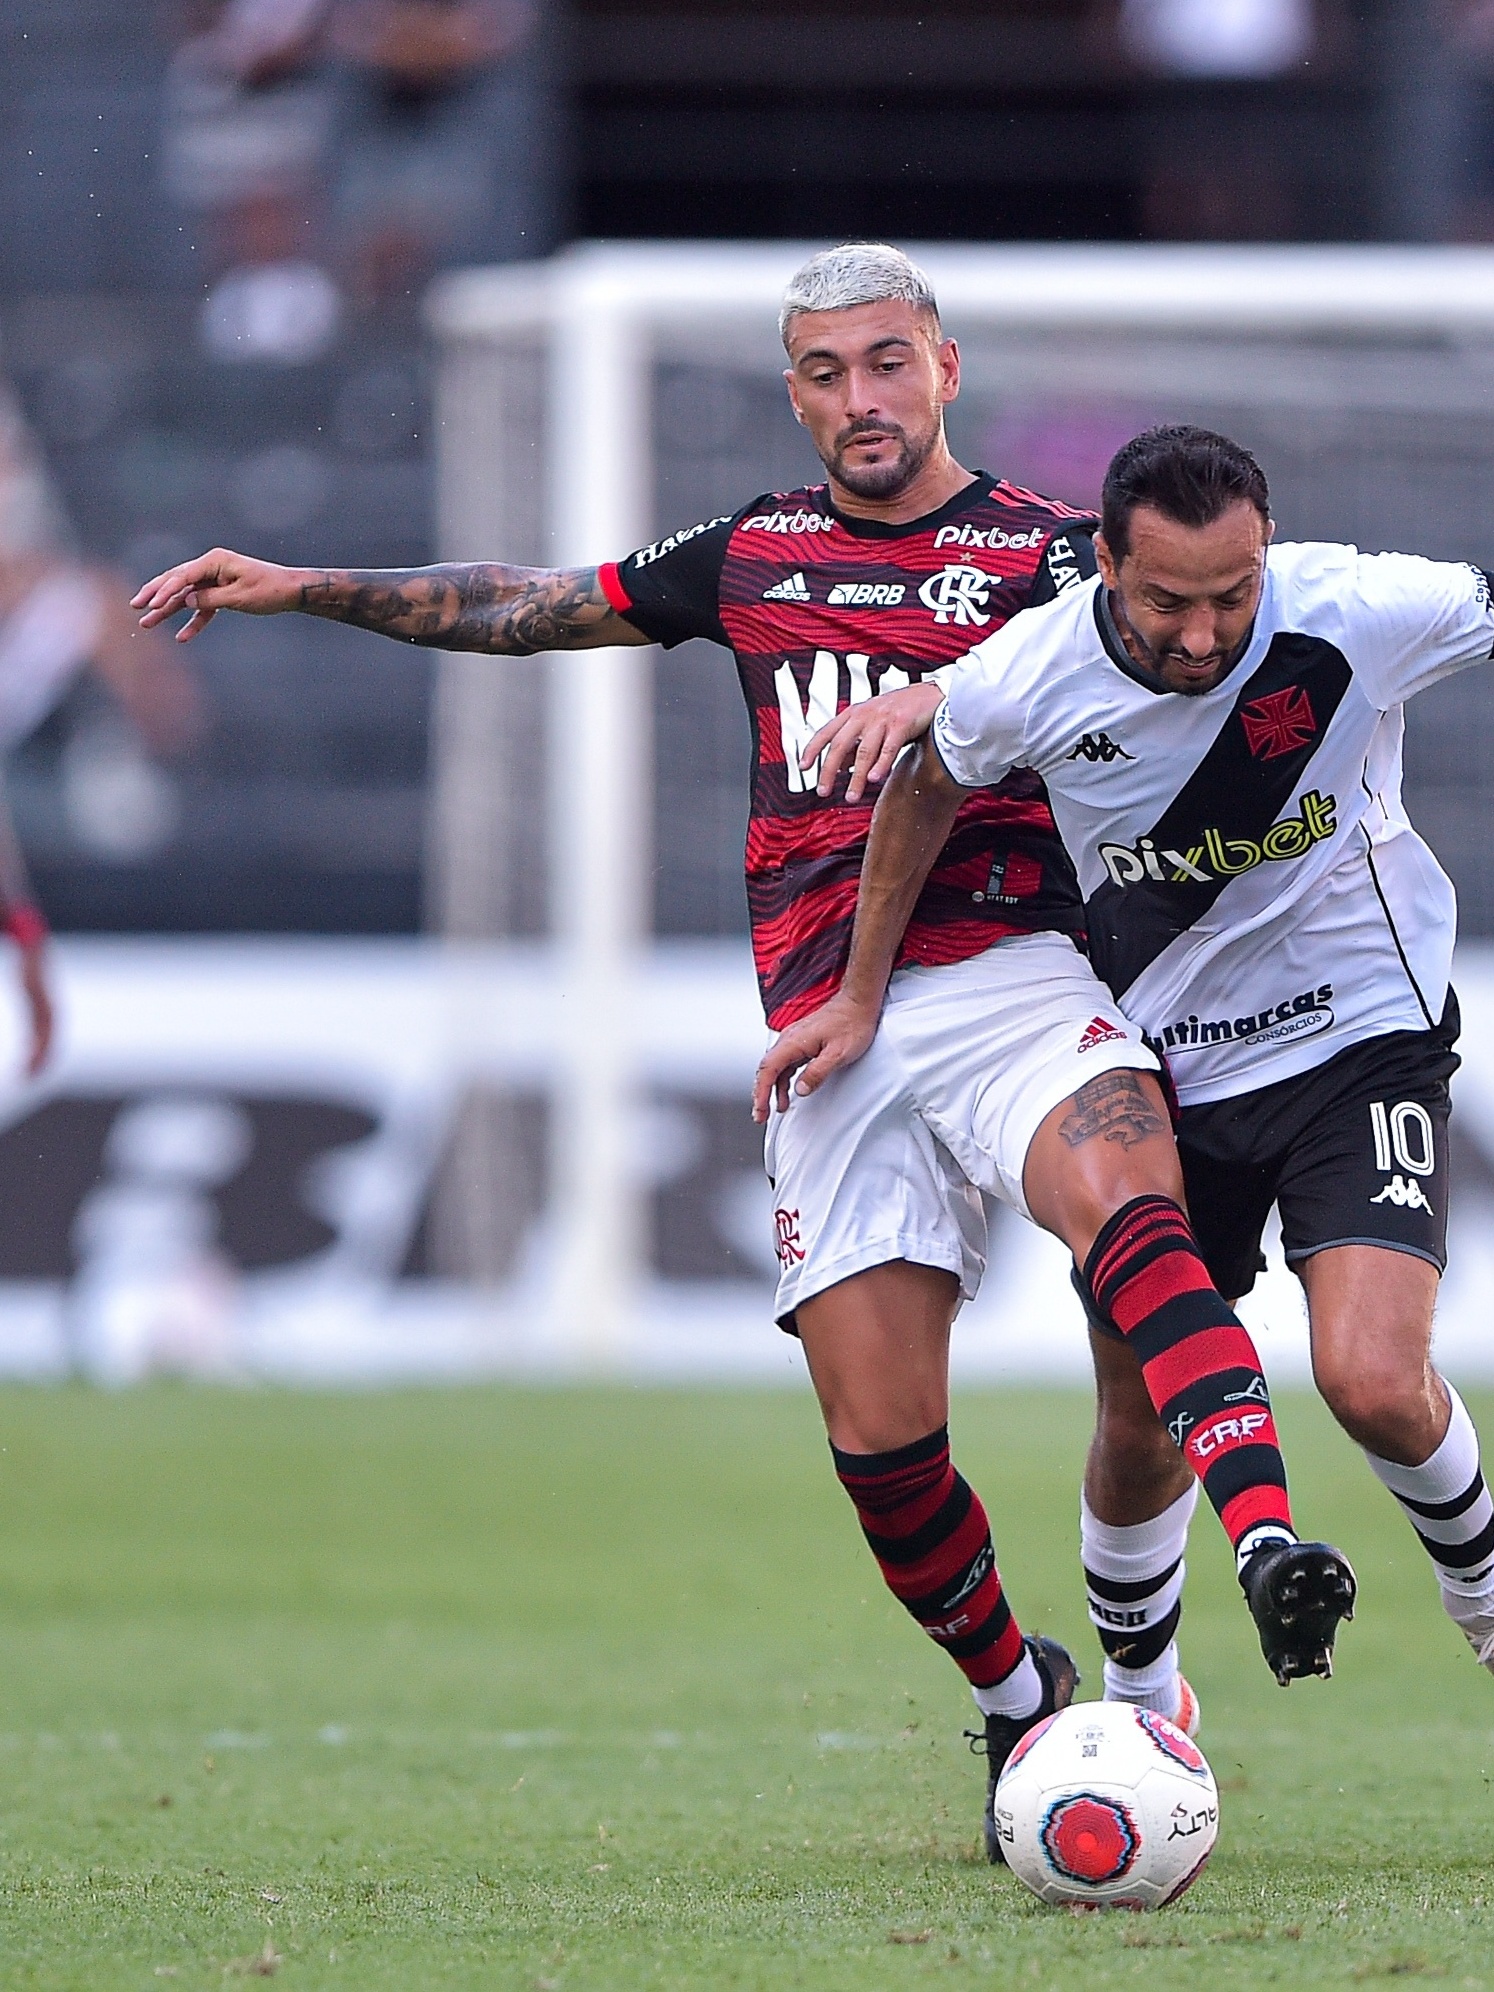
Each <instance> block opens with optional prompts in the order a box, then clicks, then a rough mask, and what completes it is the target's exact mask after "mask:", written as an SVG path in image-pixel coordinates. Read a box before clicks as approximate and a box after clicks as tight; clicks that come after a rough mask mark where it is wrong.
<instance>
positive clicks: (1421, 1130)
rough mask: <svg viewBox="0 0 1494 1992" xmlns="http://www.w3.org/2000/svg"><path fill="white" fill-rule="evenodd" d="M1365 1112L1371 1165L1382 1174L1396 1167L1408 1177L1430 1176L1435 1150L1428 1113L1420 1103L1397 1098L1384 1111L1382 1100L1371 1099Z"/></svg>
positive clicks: (1435, 1159)
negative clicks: (1371, 1135) (1371, 1141)
mask: <svg viewBox="0 0 1494 1992" xmlns="http://www.w3.org/2000/svg"><path fill="white" fill-rule="evenodd" d="M1369 1112H1370V1126H1371V1128H1373V1130H1374V1135H1375V1167H1376V1168H1377V1169H1379V1170H1381V1171H1382V1172H1383V1173H1384V1174H1386V1175H1389V1173H1390V1171H1391V1169H1392V1168H1398V1169H1404V1170H1405V1171H1406V1174H1407V1175H1408V1176H1430V1175H1431V1174H1432V1173H1433V1171H1434V1170H1435V1169H1436V1167H1437V1151H1436V1149H1435V1148H1434V1147H1433V1145H1432V1116H1431V1115H1430V1114H1429V1113H1428V1112H1427V1110H1426V1108H1425V1107H1424V1106H1422V1104H1421V1102H1420V1101H1419V1100H1398V1101H1397V1102H1396V1104H1395V1105H1394V1106H1393V1107H1392V1108H1391V1109H1390V1111H1389V1113H1387V1112H1386V1111H1385V1102H1384V1101H1383V1100H1371V1101H1370V1110H1369ZM1392 1156H1393V1157H1394V1161H1392V1159H1391V1158H1392Z"/></svg>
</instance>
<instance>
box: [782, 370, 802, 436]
mask: <svg viewBox="0 0 1494 1992" xmlns="http://www.w3.org/2000/svg"><path fill="white" fill-rule="evenodd" d="M783 384H784V386H785V387H786V388H787V389H788V397H789V407H790V408H792V409H793V411H794V420H795V421H796V422H797V423H799V424H800V425H801V427H802V425H803V422H804V410H803V409H802V408H801V407H800V406H799V383H798V382H797V381H796V380H795V379H794V370H793V368H792V367H785V368H784V370H783Z"/></svg>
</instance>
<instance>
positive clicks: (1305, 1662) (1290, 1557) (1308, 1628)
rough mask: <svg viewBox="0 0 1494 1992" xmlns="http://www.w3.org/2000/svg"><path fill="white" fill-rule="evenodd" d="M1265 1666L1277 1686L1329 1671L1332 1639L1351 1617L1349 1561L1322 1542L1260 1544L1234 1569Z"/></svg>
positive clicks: (1351, 1573) (1352, 1606)
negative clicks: (1258, 1637)
mask: <svg viewBox="0 0 1494 1992" xmlns="http://www.w3.org/2000/svg"><path fill="white" fill-rule="evenodd" d="M1240 1589H1241V1590H1242V1591H1243V1592H1244V1593H1245V1602H1246V1604H1247V1605H1249V1607H1250V1616H1251V1617H1252V1618H1253V1619H1254V1620H1255V1625H1256V1630H1257V1632H1259V1634H1260V1636H1261V1651H1262V1653H1264V1654H1265V1656H1266V1665H1267V1666H1268V1667H1269V1668H1270V1669H1271V1672H1272V1673H1273V1674H1274V1675H1275V1676H1276V1678H1277V1680H1278V1681H1279V1682H1280V1683H1281V1685H1282V1686H1283V1687H1286V1686H1287V1685H1288V1684H1289V1683H1290V1682H1292V1681H1298V1680H1302V1679H1303V1678H1304V1677H1305V1676H1307V1675H1309V1674H1321V1675H1322V1676H1323V1678H1324V1679H1325V1680H1326V1679H1327V1678H1328V1676H1329V1675H1331V1674H1332V1672H1333V1640H1334V1635H1335V1634H1336V1633H1337V1631H1338V1627H1339V1621H1340V1620H1341V1619H1351V1618H1353V1616H1354V1593H1355V1590H1356V1589H1357V1586H1356V1584H1355V1582H1354V1572H1353V1571H1352V1570H1351V1569H1350V1567H1349V1559H1348V1558H1347V1557H1346V1556H1345V1555H1344V1554H1343V1552H1342V1551H1341V1550H1337V1549H1334V1548H1333V1546H1332V1544H1331V1543H1326V1542H1264V1543H1262V1544H1261V1546H1260V1548H1259V1549H1258V1550H1256V1552H1255V1554H1254V1555H1253V1556H1251V1557H1249V1558H1248V1559H1247V1561H1246V1564H1245V1568H1244V1569H1243V1570H1242V1571H1241V1572H1240Z"/></svg>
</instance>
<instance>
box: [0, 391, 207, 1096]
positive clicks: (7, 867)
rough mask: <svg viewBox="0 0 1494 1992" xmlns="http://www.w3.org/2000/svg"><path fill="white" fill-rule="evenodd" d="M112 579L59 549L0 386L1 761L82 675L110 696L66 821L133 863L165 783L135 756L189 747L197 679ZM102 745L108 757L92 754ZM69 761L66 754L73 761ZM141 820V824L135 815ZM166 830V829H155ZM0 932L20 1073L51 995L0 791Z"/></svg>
mask: <svg viewBox="0 0 1494 1992" xmlns="http://www.w3.org/2000/svg"><path fill="white" fill-rule="evenodd" d="M129 594H130V590H129V588H128V587H127V586H126V585H125V583H124V580H123V577H121V576H119V575H116V574H114V573H112V572H110V571H109V570H107V569H105V568H101V567H96V566H93V565H90V564H89V563H87V562H85V561H84V560H82V559H81V558H80V557H79V556H78V555H77V554H76V552H75V551H74V550H73V548H72V545H71V538H70V534H69V533H68V529H67V523H66V520H65V519H64V517H63V515H62V512H61V508H60V507H59V505H58V504H57V501H56V498H55V495H54V493H53V491H52V487H51V481H50V479H49V478H48V476H47V473H46V468H45V466H44V464H43V462H42V460H41V457H40V455H39V453H38V451H37V449H36V447H35V445H34V443H33V442H32V439H31V436H30V434H29V432H28V431H27V428H26V425H25V423H24V421H23V419H22V417H21V414H20V411H19V409H18V408H17V406H16V404H15V401H14V400H13V398H12V397H11V395H10V394H9V392H8V390H7V389H5V387H4V386H3V385H0V757H4V756H5V755H8V754H9V753H10V752H11V751H12V750H13V749H14V748H15V747H17V746H18V745H19V744H20V742H21V741H22V740H24V739H25V738H26V737H27V736H28V735H29V734H31V733H33V732H34V731H35V730H36V728H37V727H38V726H39V725H40V724H41V722H42V721H43V720H44V719H45V718H46V717H47V715H48V714H49V713H51V712H52V711H53V710H54V709H55V708H56V707H57V706H58V705H59V704H60V703H61V701H62V699H63V698H64V696H65V695H66V694H67V692H68V691H69V690H70V689H71V687H72V686H73V684H74V683H75V682H76V681H77V680H78V679H79V677H80V676H81V675H82V674H83V673H84V672H86V671H90V670H91V671H92V672H93V673H94V674H95V676H96V678H97V680H98V681H99V683H100V684H101V685H102V686H103V687H104V688H105V689H106V691H107V694H108V700H109V704H108V711H107V713H106V714H105V716H104V718H103V720H102V728H103V731H101V730H100V728H99V727H98V726H96V727H95V729H94V739H95V745H94V749H93V760H92V765H91V767H90V766H89V765H88V764H87V763H86V760H85V762H84V763H83V764H82V765H81V767H79V768H76V769H75V770H74V778H73V781H72V783H71V787H72V788H73V789H74V790H75V793H74V794H73V795H70V796H69V798H68V800H69V806H70V814H73V815H74V816H75V817H79V818H80V819H81V820H79V821H78V822H76V823H75V829H76V830H77V831H78V832H79V834H80V841H83V842H84V843H85V844H89V843H91V844H92V845H93V847H94V848H96V849H97V850H98V852H99V854H100V855H105V856H113V857H116V858H117V857H122V856H138V855H140V852H141V846H142V832H149V833H150V839H151V840H152V841H160V838H159V832H160V830H161V828H162V826H163V811H168V810H169V808H170V800H169V797H170V791H169V788H168V787H167V785H166V783H165V778H164V777H163V776H162V775H160V774H159V772H158V771H156V770H155V769H154V767H153V766H152V764H151V763H150V762H149V761H148V760H147V758H146V756H145V754H144V752H143V751H142V742H143V743H145V744H147V745H149V746H151V747H153V748H155V749H156V750H157V751H158V752H162V753H172V752H176V751H178V750H180V749H181V748H183V747H186V746H188V745H189V744H190V743H191V741H192V740H193V739H194V737H195V736H196V735H197V733H198V731H199V730H200V726H201V717H202V715H201V706H200V701H199V698H198V693H197V686H196V680H195V679H194V678H193V676H192V675H191V673H190V671H189V670H188V669H187V668H186V667H185V665H184V663H183V660H182V658H181V656H180V654H179V653H178V652H177V651H176V650H175V648H174V646H173V645H171V644H170V643H158V642H152V641H150V640H149V639H148V638H142V635H141V632H140V631H139V630H138V629H137V628H136V624H135V619H134V616H133V615H132V614H131V612H130V609H129V606H128V602H129ZM106 738H107V739H108V741H109V742H110V746H109V750H108V752H107V753H103V754H101V753H100V752H99V751H98V750H99V746H100V745H102V743H103V742H104V740H105V739H106ZM75 759H76V757H75ZM147 819H149V820H147ZM164 827H165V829H166V831H167V833H168V834H169V828H170V825H169V823H166V824H165V826H164ZM0 924H3V926H4V929H5V931H6V932H7V933H9V934H10V936H11V938H12V939H13V940H14V941H15V942H16V943H17V945H18V947H19V949H20V955H21V984H22V990H23V993H24V996H25V999H26V1003H27V1008H28V1011H29V1015H30V1025H31V1046H30V1052H29V1055H28V1060H27V1069H28V1070H29V1071H30V1072H32V1073H35V1072H37V1071H39V1070H40V1069H41V1067H42V1065H43V1064H44V1063H45V1062H46V1059H47V1055H48V1052H49V1049H50V1046H51V1038H52V1000H51V993H50V989H49V985H48V978H47V971H46V939H47V927H46V921H45V919H44V917H43V916H42V913H41V911H40V909H39V908H38V906H37V904H36V898H35V894H34V892H33V890H32V888H31V884H30V881H29V879H28V877H27V874H26V867H25V863H24V861H23V859H22V856H21V850H20V845H19V843H18V842H17V840H16V836H15V831H14V827H13V825H12V822H11V818H10V812H9V809H8V807H7V805H6V803H5V800H4V795H3V791H0Z"/></svg>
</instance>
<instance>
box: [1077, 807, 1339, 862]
mask: <svg viewBox="0 0 1494 1992" xmlns="http://www.w3.org/2000/svg"><path fill="white" fill-rule="evenodd" d="M1299 808H1300V810H1301V814H1300V815H1298V816H1283V817H1282V819H1281V821H1280V822H1279V823H1273V824H1272V825H1271V828H1270V829H1269V830H1268V831H1267V832H1266V834H1265V836H1264V837H1262V838H1261V839H1260V841H1259V842H1257V841H1256V840H1255V838H1253V837H1231V836H1229V835H1227V834H1226V832H1225V831H1223V830H1221V829H1219V828H1218V827H1217V826H1216V825H1214V824H1210V825H1209V827H1208V829H1206V830H1205V831H1204V832H1203V835H1202V841H1201V842H1200V843H1198V844H1194V845H1192V846H1190V848H1189V849H1188V850H1186V851H1177V850H1159V849H1158V848H1157V844H1156V840H1155V839H1154V838H1151V837H1142V838H1140V839H1138V841H1137V842H1136V843H1135V844H1134V845H1132V844H1102V845H1101V846H1100V850H1099V858H1100V863H1101V864H1102V865H1103V866H1104V867H1105V869H1106V871H1107V872H1108V873H1109V874H1110V882H1111V884H1112V885H1139V884H1140V883H1141V881H1142V880H1143V879H1151V880H1152V881H1153V882H1154V883H1155V884H1157V885H1183V884H1185V883H1187V882H1189V881H1191V882H1192V883H1193V884H1195V885H1213V884H1214V883H1215V882H1216V881H1217V880H1220V879H1228V878H1235V877H1237V876H1238V875H1239V873H1241V872H1248V871H1254V869H1255V867H1256V866H1257V865H1262V864H1275V865H1280V864H1289V863H1290V862H1291V860H1292V859H1293V858H1302V857H1306V855H1307V853H1308V852H1309V851H1310V850H1311V849H1312V847H1313V845H1314V844H1321V843H1324V842H1325V841H1326V840H1327V839H1328V838H1329V837H1331V836H1332V835H1333V834H1334V832H1335V831H1336V830H1337V828H1338V815H1337V811H1338V799H1337V797H1336V796H1331V795H1319V794H1318V791H1317V790H1316V789H1308V790H1307V792H1306V793H1305V795H1304V796H1303V797H1302V801H1301V803H1300V804H1299ZM1164 866H1166V867H1168V869H1166V870H1164V869H1163V867H1164Z"/></svg>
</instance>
